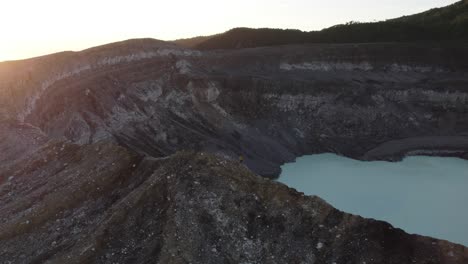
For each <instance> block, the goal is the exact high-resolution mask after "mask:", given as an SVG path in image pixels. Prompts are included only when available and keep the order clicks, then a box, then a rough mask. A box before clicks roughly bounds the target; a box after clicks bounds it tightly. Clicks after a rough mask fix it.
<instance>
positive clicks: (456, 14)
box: [175, 0, 468, 49]
mask: <svg viewBox="0 0 468 264" xmlns="http://www.w3.org/2000/svg"><path fill="white" fill-rule="evenodd" d="M453 40H468V0H463V1H459V2H457V3H454V4H452V5H449V6H446V7H442V8H435V9H431V10H429V11H426V12H423V13H419V14H415V15H410V16H403V17H400V18H396V19H389V20H386V21H380V22H372V23H361V22H349V23H346V24H342V25H336V26H333V27H330V28H326V29H323V30H321V31H311V32H304V31H300V30H292V29H269V28H262V29H251V28H235V29H232V30H229V31H227V32H225V33H223V34H218V35H214V36H207V37H197V38H192V39H183V40H178V41H175V42H176V43H178V44H180V45H183V46H187V47H192V48H198V49H237V48H251V47H260V46H275V45H285V44H302V43H366V42H408V41H453Z"/></svg>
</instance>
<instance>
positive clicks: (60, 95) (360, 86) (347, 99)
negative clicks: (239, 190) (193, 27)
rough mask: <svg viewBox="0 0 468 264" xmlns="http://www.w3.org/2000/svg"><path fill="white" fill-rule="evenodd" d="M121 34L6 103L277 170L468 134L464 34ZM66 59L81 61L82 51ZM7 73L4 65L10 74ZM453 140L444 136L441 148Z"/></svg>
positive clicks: (156, 145) (68, 122) (54, 126)
mask: <svg viewBox="0 0 468 264" xmlns="http://www.w3.org/2000/svg"><path fill="white" fill-rule="evenodd" d="M120 45H123V47H124V48H122V47H120V48H119V49H117V50H118V52H117V51H114V52H113V53H112V54H109V52H110V51H112V50H113V49H112V48H111V47H106V48H100V49H99V48H97V49H96V50H93V51H92V52H90V51H88V52H87V53H84V54H78V55H80V56H82V57H83V60H84V62H86V61H99V60H98V59H97V58H105V61H108V62H112V63H104V64H102V65H101V64H100V66H99V67H91V68H90V69H88V70H86V71H80V72H79V73H76V74H70V75H66V76H63V78H60V79H57V80H55V81H54V82H53V83H50V84H49V85H48V86H47V89H42V88H41V87H42V86H39V88H37V87H36V85H27V84H24V85H23V86H21V87H23V88H22V89H21V91H22V95H23V96H11V97H10V98H9V102H8V104H4V105H8V107H3V109H4V110H3V112H4V115H7V116H9V117H13V118H17V119H20V120H25V121H26V122H29V123H32V124H34V125H36V126H38V127H40V128H41V129H42V130H43V131H44V132H45V133H46V134H47V135H49V136H51V137H54V138H62V137H64V138H67V139H69V140H71V141H74V142H77V143H80V144H88V143H93V142H97V141H100V140H103V139H111V140H114V141H115V142H117V143H119V144H120V145H123V146H126V147H128V148H130V149H133V150H135V151H137V152H139V153H142V154H147V155H151V156H155V157H160V156H167V155H169V154H171V153H174V152H176V151H177V150H181V149H196V150H203V151H208V152H211V153H215V154H218V155H221V156H223V157H228V158H231V159H237V157H238V156H239V155H242V156H244V157H245V164H246V165H247V166H248V167H250V168H251V169H252V170H254V171H255V172H257V173H259V174H261V175H264V176H270V177H275V176H277V175H278V174H279V173H280V170H279V166H280V164H282V163H284V162H288V161H292V160H293V159H294V158H295V157H297V156H299V155H304V154H312V153H321V152H334V153H339V154H342V155H346V156H350V157H353V158H370V159H372V158H378V159H393V158H394V156H395V155H404V154H405V153H408V152H411V151H412V150H421V149H424V148H425V145H427V144H425V145H424V144H423V145H417V146H416V145H415V149H407V150H405V152H404V153H403V154H402V153H401V151H400V150H397V151H393V152H392V153H389V154H388V155H383V156H382V155H381V156H378V157H377V156H370V155H365V154H366V153H369V152H370V153H372V149H374V148H376V147H378V146H380V145H381V144H383V143H385V142H388V141H391V140H399V139H404V138H419V137H427V136H431V137H432V138H433V139H434V140H437V138H438V137H442V136H443V137H444V138H445V139H444V140H447V141H446V142H449V143H448V145H450V150H454V149H453V146H457V142H458V141H459V139H460V138H463V137H466V136H468V134H467V132H468V119H466V116H467V112H468V91H467V87H468V74H467V72H468V64H467V61H468V60H467V58H468V56H467V54H468V51H467V50H468V48H467V47H464V46H454V47H446V46H442V45H438V44H433V45H419V44H418V45H415V44H359V45H354V44H353V45H306V46H284V47H272V48H256V49H244V50H235V51H212V52H203V53H200V52H192V51H190V50H185V49H182V48H179V47H171V49H170V50H171V52H169V51H167V52H166V53H167V54H166V53H164V54H162V55H161V54H159V53H161V52H162V51H161V49H162V47H164V48H165V49H164V50H168V49H167V48H166V47H165V46H162V47H161V45H163V44H161V43H159V42H157V43H151V42H150V44H148V43H146V42H145V46H144V49H143V50H145V52H149V51H148V50H156V51H155V52H156V53H157V51H159V53H158V54H159V55H158V56H146V57H145V56H143V57H142V56H136V55H132V54H142V48H139V47H140V46H139V45H141V43H140V44H139V45H136V47H135V45H133V46H132V45H130V48H128V47H127V48H125V47H126V46H125V45H129V44H120ZM156 53H155V54H156ZM85 55H86V56H85ZM160 55H161V56H160ZM116 58H138V59H131V60H130V59H116ZM48 59H50V58H48ZM101 60H102V59H101ZM22 63H25V64H26V62H22ZM63 63H64V65H65V66H63V67H65V68H66V67H71V70H70V71H69V72H75V71H74V70H73V67H72V66H70V65H72V64H73V63H76V61H75V60H74V59H69V60H67V59H64V62H63ZM80 67H81V66H80ZM42 70H43V71H44V73H43V75H41V76H43V77H41V78H43V79H47V76H48V75H47V74H46V72H47V70H45V69H42ZM18 71H19V70H18ZM17 74H19V76H22V75H21V74H20V73H17ZM31 75H32V76H35V73H34V71H33V73H32V74H31ZM44 76H45V77H44ZM31 78H32V80H33V81H34V77H31ZM8 80H10V79H9V78H8V77H2V81H3V82H2V83H6V82H8ZM10 83H11V82H10ZM38 89H39V91H40V92H39V93H38V92H37V91H38ZM13 91H16V90H14V89H13ZM38 95H39V96H38ZM18 98H19V99H18ZM31 101H34V104H28V103H26V106H25V102H31ZM448 145H447V148H448V147H449V146H448ZM384 147H385V145H384ZM444 147H445V146H444V144H441V145H440V146H438V150H440V153H441V154H442V153H444ZM455 151H456V153H457V155H464V153H466V152H467V149H466V147H465V145H463V144H460V145H459V147H458V148H457V149H455ZM379 153H380V152H379ZM383 153H387V152H385V151H384V152H383Z"/></svg>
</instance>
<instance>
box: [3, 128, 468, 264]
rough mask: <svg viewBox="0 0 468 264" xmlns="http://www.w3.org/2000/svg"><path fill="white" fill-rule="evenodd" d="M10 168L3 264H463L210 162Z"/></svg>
mask: <svg viewBox="0 0 468 264" xmlns="http://www.w3.org/2000/svg"><path fill="white" fill-rule="evenodd" d="M13 131H14V130H13ZM2 155H3V154H0V156H2ZM2 158H3V156H2ZM16 162H18V163H19V164H16V165H17V166H16V168H17V169H15V170H8V169H7V170H4V169H1V168H0V176H1V177H0V178H5V177H6V176H8V175H11V176H14V177H13V178H12V179H11V180H9V181H8V182H4V183H2V184H1V185H0V210H1V212H2V215H1V222H0V262H1V263H364V262H365V263H395V264H404V263H434V264H435V263H441V264H444V263H453V264H458V263H460V264H462V263H467V261H468V249H467V248H465V247H463V246H460V245H455V244H452V243H449V242H447V241H441V240H436V239H431V238H428V237H421V236H417V235H408V234H406V233H404V232H403V231H402V230H399V229H395V228H393V227H392V226H390V225H389V224H387V223H384V222H380V221H375V220H369V219H363V218H361V217H358V216H354V215H350V214H346V213H343V212H340V211H338V210H336V209H334V208H333V207H331V206H330V205H328V204H327V203H326V202H324V201H323V200H321V199H320V198H318V197H307V196H304V195H303V194H302V193H298V192H296V191H294V190H292V189H290V188H288V187H286V186H284V185H283V184H280V183H277V182H274V181H271V180H267V179H264V178H261V177H259V176H256V175H254V174H253V173H252V172H250V171H249V170H248V169H247V168H245V167H243V166H242V165H240V164H238V163H237V162H229V161H226V160H223V159H220V158H217V157H215V156H212V155H210V154H203V153H199V154H196V153H193V152H183V153H177V154H175V155H172V156H170V157H167V158H161V159H155V158H150V157H142V156H139V155H136V154H133V153H131V152H129V151H128V150H126V149H124V148H122V147H118V146H116V145H114V144H112V143H109V142H100V143H95V144H90V145H85V146H80V145H77V144H70V143H66V142H63V141H49V142H47V143H45V144H44V145H42V146H41V147H40V148H39V149H37V150H36V151H34V152H33V153H30V154H29V156H28V159H19V160H16Z"/></svg>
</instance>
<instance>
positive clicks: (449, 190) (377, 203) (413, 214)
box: [278, 154, 468, 246]
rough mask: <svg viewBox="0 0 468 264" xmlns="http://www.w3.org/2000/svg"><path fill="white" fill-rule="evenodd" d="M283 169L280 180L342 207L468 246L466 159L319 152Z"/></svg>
mask: <svg viewBox="0 0 468 264" xmlns="http://www.w3.org/2000/svg"><path fill="white" fill-rule="evenodd" d="M282 169H283V173H282V174H281V177H280V178H279V180H278V181H280V182H282V183H284V184H286V185H288V186H290V187H293V188H295V189H297V190H298V191H301V192H304V193H305V194H307V195H317V196H320V197H321V198H323V199H325V200H326V201H327V202H329V203H330V204H332V205H333V206H334V207H336V208H338V209H340V210H342V211H345V212H349V213H352V214H358V215H361V216H363V217H367V218H374V219H378V220H384V221H386V222H389V223H390V224H392V225H393V226H395V227H398V228H401V229H403V230H405V231H406V232H408V233H414V234H421V235H426V236H432V237H436V238H440V239H445V240H449V241H452V242H456V243H460V244H463V245H466V246H468V161H467V160H463V159H458V158H442V157H425V156H413V157H407V158H405V159H404V160H403V161H401V162H396V163H391V162H385V161H372V162H363V161H358V160H353V159H349V158H345V157H341V156H337V155H335V154H319V155H311V156H304V157H301V158H298V159H297V161H296V162H294V163H289V164H285V165H284V166H283V167H282Z"/></svg>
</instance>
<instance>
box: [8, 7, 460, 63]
mask: <svg viewBox="0 0 468 264" xmlns="http://www.w3.org/2000/svg"><path fill="white" fill-rule="evenodd" d="M454 2H457V1H456V0H236V1H223V0H196V1H195V0H192V1H181V0H172V1H170V0H166V1H158V0H68V1H67V0H0V25H1V26H0V61H3V60H11V59H21V58H28V57H33V56H39V55H44V54H49V53H52V52H58V51H63V50H82V49H85V48H88V47H92V46H96V45H100V44H105V43H109V42H114V41H119V40H125V39H130V38H143V37H151V38H157V39H162V40H172V39H177V38H185V37H193V36H199V35H210V34H214V33H220V32H224V31H226V30H228V29H231V28H234V27H255V28H257V27H273V28H297V29H301V30H307V31H309V30H316V29H322V28H324V27H329V26H332V25H335V24H338V23H344V22H348V21H351V20H354V21H373V20H383V19H387V18H393V17H398V16H401V15H408V14H412V13H416V12H420V11H424V10H427V9H430V8H433V7H440V6H444V5H448V4H451V3H454Z"/></svg>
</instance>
